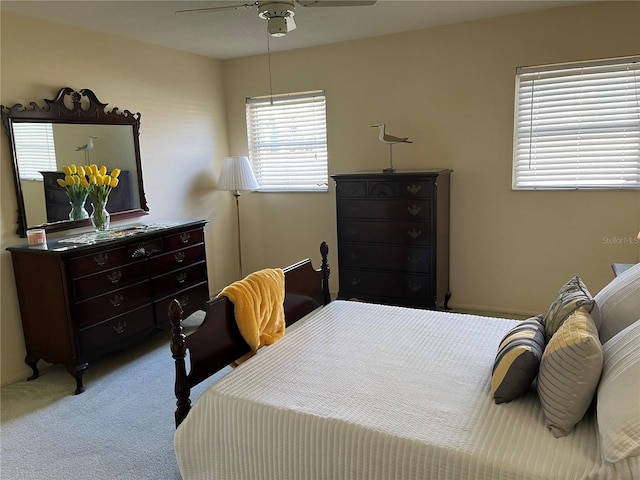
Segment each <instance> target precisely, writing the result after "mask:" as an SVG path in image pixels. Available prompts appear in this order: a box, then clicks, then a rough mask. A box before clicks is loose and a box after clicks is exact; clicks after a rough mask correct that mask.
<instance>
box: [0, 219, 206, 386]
mask: <svg viewBox="0 0 640 480" xmlns="http://www.w3.org/2000/svg"><path fill="white" fill-rule="evenodd" d="M205 224H206V221H204V220H199V221H172V222H159V223H157V224H149V225H142V224H134V225H129V226H123V227H116V228H114V229H112V230H109V231H107V232H100V233H88V234H79V235H74V236H72V237H64V238H59V239H56V240H49V242H48V243H47V244H45V245H43V246H36V245H34V246H29V245H20V246H15V247H9V248H8V249H7V250H9V251H10V252H11V258H12V261H13V270H14V274H15V280H16V287H17V291H18V300H19V303H20V313H21V317H22V326H23V330H24V338H25V343H26V350H27V356H26V358H25V362H26V363H27V365H29V366H30V367H31V368H32V369H33V376H31V377H30V378H29V379H34V378H37V377H38V374H39V372H38V367H37V362H38V361H39V360H41V359H42V360H45V361H47V362H49V363H54V364H63V365H64V366H65V367H66V369H67V370H68V371H69V373H71V375H73V377H74V378H75V379H76V393H81V392H82V391H83V390H84V386H83V382H82V375H83V373H84V371H85V370H86V369H87V367H88V366H89V362H91V361H93V360H95V359H97V358H99V357H100V356H102V355H104V354H106V353H108V352H111V351H114V350H117V349H121V348H124V347H127V346H130V345H133V344H134V343H137V342H140V341H142V340H143V339H145V338H147V337H149V336H150V335H152V334H154V333H157V332H158V331H159V330H161V329H165V328H168V327H169V317H168V307H169V303H170V302H171V300H172V299H173V298H177V299H178V300H179V301H180V302H181V303H182V307H183V308H184V310H185V316H186V315H190V314H191V313H193V312H195V311H196V310H198V309H200V308H202V307H203V306H204V304H205V302H206V301H207V300H208V299H209V284H208V280H207V263H206V255H205V243H204V226H205Z"/></svg>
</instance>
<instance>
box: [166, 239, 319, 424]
mask: <svg viewBox="0 0 640 480" xmlns="http://www.w3.org/2000/svg"><path fill="white" fill-rule="evenodd" d="M328 253H329V247H328V246H327V244H326V243H325V242H322V244H321V245H320V254H321V255H322V266H321V268H320V269H319V270H315V269H314V268H313V267H312V265H311V260H309V259H308V258H307V259H306V260H303V261H301V262H298V263H296V264H294V265H291V266H289V267H286V268H283V271H284V274H285V300H284V310H285V321H286V324H287V326H289V325H291V324H293V323H295V322H297V321H298V320H300V319H301V318H302V317H303V316H305V315H306V314H307V313H309V312H311V311H312V310H314V309H315V308H317V307H319V306H321V305H326V304H328V303H329V302H330V301H331V298H330V295H329V264H328V263H327V254H328ZM205 308H206V315H205V318H204V321H203V322H202V324H201V325H200V326H199V327H198V328H197V329H196V330H194V331H193V332H192V333H190V334H189V335H185V334H184V333H183V328H182V320H183V318H182V317H183V311H182V306H181V305H180V302H179V301H178V300H177V299H174V300H173V301H172V302H171V304H170V305H169V319H170V322H171V329H172V339H171V353H172V356H173V358H174V360H175V366H176V382H175V394H176V399H177V402H176V406H177V408H176V412H175V420H176V427H177V426H178V425H180V423H181V422H182V421H183V420H184V419H185V417H186V416H187V414H188V413H189V410H190V409H191V399H190V394H191V388H192V387H194V386H195V385H197V384H198V383H200V382H202V381H203V380H205V379H207V378H209V377H210V376H211V375H213V374H214V373H216V372H217V371H219V370H221V369H222V368H224V367H226V366H227V365H229V364H231V363H232V362H234V361H235V360H237V359H238V358H240V357H242V356H243V355H245V354H247V353H249V352H250V351H251V348H250V347H249V345H247V343H246V342H245V341H244V339H243V338H242V335H241V334H240V330H239V329H238V326H237V325H236V321H235V316H234V308H233V303H231V301H230V300H229V299H227V298H226V297H220V298H214V299H211V300H209V301H208V302H207V304H206V307H205ZM187 352H188V353H189V363H190V370H189V373H187V370H186V363H185V359H186V356H187Z"/></svg>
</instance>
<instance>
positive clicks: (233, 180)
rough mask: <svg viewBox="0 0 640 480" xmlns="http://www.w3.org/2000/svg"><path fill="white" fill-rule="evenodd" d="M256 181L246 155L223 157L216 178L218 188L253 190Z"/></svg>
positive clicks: (256, 183)
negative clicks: (220, 169)
mask: <svg viewBox="0 0 640 480" xmlns="http://www.w3.org/2000/svg"><path fill="white" fill-rule="evenodd" d="M256 188H258V182H257V180H256V177H255V175H254V174H253V170H251V164H250V163H249V159H248V158H247V157H225V159H224V162H223V163H222V171H221V172H220V178H219V179H218V189H219V190H255V189H256Z"/></svg>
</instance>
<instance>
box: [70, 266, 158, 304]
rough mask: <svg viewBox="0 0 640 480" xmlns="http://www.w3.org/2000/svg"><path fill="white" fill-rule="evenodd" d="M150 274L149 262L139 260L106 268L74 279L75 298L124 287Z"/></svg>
mask: <svg viewBox="0 0 640 480" xmlns="http://www.w3.org/2000/svg"><path fill="white" fill-rule="evenodd" d="M148 275H149V272H148V267H147V262H145V261H144V260H139V261H137V262H134V263H130V264H128V265H123V266H120V267H117V268H114V269H111V270H104V271H101V272H98V273H93V274H91V275H87V276H84V277H76V278H74V279H73V280H72V285H73V294H74V298H75V299H77V300H79V299H82V298H85V297H90V296H96V295H100V294H102V293H105V292H108V291H110V290H115V289H118V288H122V287H124V286H126V285H129V284H131V283H134V282H137V281H139V280H142V279H144V278H146V277H147V276H148Z"/></svg>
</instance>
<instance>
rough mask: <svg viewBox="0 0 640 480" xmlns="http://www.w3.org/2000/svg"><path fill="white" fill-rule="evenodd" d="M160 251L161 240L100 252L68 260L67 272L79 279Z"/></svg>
mask: <svg viewBox="0 0 640 480" xmlns="http://www.w3.org/2000/svg"><path fill="white" fill-rule="evenodd" d="M162 251H163V250H162V239H161V238H157V239H154V240H149V241H146V242H139V243H135V244H131V245H127V246H125V247H121V248H114V249H111V250H100V251H99V252H95V253H92V254H90V255H84V256H81V257H76V258H72V259H71V260H69V271H70V273H71V277H72V278H73V277H79V276H83V275H88V274H90V273H95V272H101V271H105V270H110V269H113V268H116V267H120V266H123V265H127V264H129V263H131V262H132V261H137V260H140V259H144V258H145V257H146V256H148V255H150V254H155V253H160V252H162Z"/></svg>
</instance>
